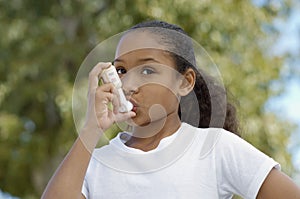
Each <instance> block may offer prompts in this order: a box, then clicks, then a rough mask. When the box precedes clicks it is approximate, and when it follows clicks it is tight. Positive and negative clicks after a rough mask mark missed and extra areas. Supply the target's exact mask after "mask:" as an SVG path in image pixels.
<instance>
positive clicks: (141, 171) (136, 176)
mask: <svg viewBox="0 0 300 199" xmlns="http://www.w3.org/2000/svg"><path fill="white" fill-rule="evenodd" d="M123 142H124V141H122V140H121V138H120V134H119V135H118V136H116V137H115V138H114V139H112V140H111V141H110V144H109V145H107V146H104V147H102V148H100V149H96V150H95V151H94V153H93V156H92V159H91V161H90V164H89V167H88V170H87V173H86V176H85V180H84V183H83V187H82V193H83V194H84V196H85V197H86V198H87V199H101V198H104V199H111V198H112V199H114V198H116V199H122V198H124V199H128V198H130V199H135V198H136V199H141V198H143V199H148V198H149V199H150V198H151V199H152V198H155V199H156V198H159V199H160V198H161V199H176V198H178V199H187V198H188V199H194V198H195V199H196V198H205V199H210V198H211V199H217V198H222V199H223V198H231V197H232V195H233V194H237V195H240V196H242V197H243V198H255V197H256V195H257V193H258V191H259V188H260V187H261V185H262V183H263V181H264V180H265V178H266V177H267V175H268V173H269V172H270V171H271V169H272V168H273V167H275V168H277V169H280V165H279V164H278V163H277V162H275V161H274V160H273V159H271V158H269V157H268V156H266V155H265V154H263V153H262V152H260V151H258V150H257V149H256V148H254V147H253V146H252V145H250V144H249V143H247V142H246V141H244V140H243V139H241V138H239V137H238V136H236V135H234V134H233V133H230V132H228V131H226V130H224V129H219V128H207V129H200V128H195V127H193V126H191V125H189V124H186V123H182V125H181V127H180V128H179V129H178V131H177V132H176V133H174V134H173V135H172V136H169V137H167V138H164V139H162V140H161V142H160V144H159V146H158V147H157V148H156V149H154V150H151V151H148V152H144V151H142V150H139V149H135V148H131V147H127V146H126V145H125V144H124V143H123Z"/></svg>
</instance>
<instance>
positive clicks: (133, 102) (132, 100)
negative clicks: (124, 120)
mask: <svg viewBox="0 0 300 199" xmlns="http://www.w3.org/2000/svg"><path fill="white" fill-rule="evenodd" d="M129 101H130V102H131V103H132V105H133V108H132V111H133V112H136V111H137V108H138V107H139V105H138V103H137V102H136V101H135V100H134V99H132V98H130V99H129Z"/></svg>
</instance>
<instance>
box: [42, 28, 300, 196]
mask: <svg viewBox="0 0 300 199" xmlns="http://www.w3.org/2000/svg"><path fill="white" fill-rule="evenodd" d="M156 40H157V37H156V36H153V35H152V34H151V33H148V32H142V33H138V32H134V33H129V34H127V35H125V36H124V37H123V38H122V40H121V41H120V43H119V46H118V48H117V52H116V60H115V62H114V64H115V65H116V67H117V69H118V71H119V73H120V76H121V78H122V82H123V87H124V90H125V91H126V94H127V97H128V99H129V100H131V101H132V102H133V103H134V105H135V108H134V109H133V110H134V111H131V112H129V113H122V114H121V113H118V111H117V110H118V106H119V102H118V98H117V94H116V93H117V92H116V91H115V88H114V86H113V85H112V84H105V85H102V86H98V81H99V75H100V74H101V72H102V70H103V69H105V68H107V67H109V66H110V64H111V63H99V64H97V65H96V66H95V67H94V68H93V69H92V71H91V72H90V74H89V94H88V108H87V115H86V122H85V125H84V128H83V129H82V130H81V132H80V136H79V138H78V139H77V140H76V141H75V143H74V145H73V147H72V148H71V149H70V151H69V153H68V154H67V156H66V157H65V159H64V160H63V162H62V163H61V165H60V166H59V167H58V169H57V171H56V172H55V174H54V175H53V177H52V179H51V180H50V182H49V184H48V185H47V187H46V189H45V191H44V194H43V196H42V198H43V199H48V198H51V199H52V198H53V199H54V198H65V199H68V198H70V199H71V198H72V199H73V198H81V199H83V198H85V197H84V196H83V195H82V194H81V187H82V183H83V180H84V176H85V173H86V170H87V167H88V164H89V161H90V158H91V153H92V152H93V150H94V148H95V146H96V144H97V142H98V140H99V138H100V136H101V135H102V133H103V132H104V131H105V130H106V129H107V128H109V127H110V126H111V125H112V124H113V122H115V121H125V120H126V121H127V122H128V123H129V124H131V125H133V126H134V128H133V132H134V136H132V137H131V138H130V140H129V141H128V142H127V143H126V145H127V146H130V147H134V148H139V149H141V150H144V151H149V150H152V149H154V148H155V147H156V146H157V145H158V143H159V141H160V140H161V139H162V138H164V137H166V136H169V135H171V134H173V133H174V132H175V131H176V130H177V129H178V128H179V126H180V120H179V117H178V114H177V110H178V99H180V96H184V95H187V94H188V93H189V92H190V91H191V90H192V89H193V86H194V83H195V73H194V72H193V71H192V70H188V71H187V72H186V73H185V74H184V75H183V76H178V75H176V74H175V73H174V72H172V71H174V70H173V69H174V66H175V65H174V62H173V60H172V58H171V57H170V56H169V55H168V54H166V53H162V52H161V50H162V49H164V48H165V47H164V46H161V45H160V44H159V43H158V42H157V41H156ZM129 44H130V45H129ZM143 48H144V49H143ZM145 48H147V49H145ZM154 48H156V49H160V50H154ZM141 58H147V59H146V60H145V59H144V60H141ZM157 64H158V65H160V66H164V67H160V70H158V69H157V68H155V67H154V66H155V65H157ZM149 65H150V66H152V67H154V68H151V69H155V70H157V71H156V72H157V73H152V72H150V71H149V70H148V69H149V68H147V67H146V68H143V67H144V66H148V67H149ZM140 69H142V70H140ZM122 71H123V72H122ZM130 71H131V72H130ZM132 71H133V72H132ZM136 72H137V73H136ZM131 74H139V75H138V76H135V78H137V79H133V78H129V77H131ZM141 76H142V77H143V78H139V77H141ZM154 77H155V78H154ZM151 78H154V79H156V82H155V81H152V79H151ZM140 80H144V81H145V80H149V81H146V82H142V81H140ZM150 80H151V81H150ZM137 82H138V85H139V86H137V85H136V83H137ZM174 82H176V83H174ZM153 96H155V97H153ZM166 99H168V100H166ZM107 102H112V103H113V105H114V110H113V111H110V110H109V109H108V108H107ZM153 106H154V108H153ZM151 109H152V112H153V113H151ZM153 109H154V110H155V111H153ZM145 130H147V131H150V132H152V134H149V135H146V136H145V135H144V134H143V132H145ZM257 198H260V199H274V198H284V199H286V198H293V199H298V198H299V199H300V190H299V188H298V187H297V186H296V185H295V184H294V183H293V182H292V180H291V179H290V178H289V177H288V176H286V175H285V174H283V173H282V172H280V171H278V170H276V169H272V170H271V172H270V173H269V174H268V176H267V178H266V180H265V181H264V183H263V184H262V186H261V188H260V190H259V193H258V195H257Z"/></svg>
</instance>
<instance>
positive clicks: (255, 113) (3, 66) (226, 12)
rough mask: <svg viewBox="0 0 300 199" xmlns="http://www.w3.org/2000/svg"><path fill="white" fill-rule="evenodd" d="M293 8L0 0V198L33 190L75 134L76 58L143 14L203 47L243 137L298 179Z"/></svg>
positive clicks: (274, 2) (299, 19)
mask: <svg viewBox="0 0 300 199" xmlns="http://www.w3.org/2000/svg"><path fill="white" fill-rule="evenodd" d="M299 13H300V3H299V1H298V0H252V1H250V0H249V1H247V0H244V1H240V0H214V1H211V0H177V1H160V0H152V1H143V0H136V1H124V0H98V1H96V0H90V1H83V0H73V1H71V0H49V1H35V0H11V1H4V0H0V198H15V197H18V198H24V199H35V198H40V196H41V193H42V191H43V189H44V188H45V186H46V184H47V182H48V181H49V179H50V177H51V175H52V174H53V172H54V171H55V169H56V168H57V166H58V164H59V163H60V161H61V160H62V159H63V157H64V156H65V154H66V153H67V151H68V149H69V148H70V147H71V145H72V143H73V142H74V140H75V139H76V137H77V132H76V130H75V126H74V122H73V117H72V88H73V83H74V80H75V77H76V73H77V71H78V69H79V66H80V65H81V63H82V62H83V60H84V58H85V57H86V56H87V55H88V53H89V52H90V51H91V50H92V49H93V48H94V47H95V46H96V45H97V44H99V43H100V42H101V41H103V40H105V39H107V38H109V37H110V36H113V35H115V34H117V33H120V32H122V31H124V30H126V29H128V28H129V27H131V26H132V25H134V24H136V23H139V22H141V21H144V20H149V19H161V20H165V21H168V22H170V23H175V24H178V25H180V26H181V27H183V28H184V29H185V30H186V31H187V32H188V34H189V35H190V36H191V37H192V38H193V39H195V40H196V41H197V42H198V43H200V44H201V45H202V46H203V47H204V48H205V49H206V50H207V52H208V54H209V55H210V56H211V57H212V59H213V60H214V61H215V63H216V64H217V65H218V67H219V70H220V72H221V74H222V77H223V81H224V84H225V85H226V87H227V88H228V89H229V90H230V92H231V94H232V95H233V98H234V99H235V101H236V104H237V108H238V113H239V117H240V123H241V127H242V136H243V138H244V139H246V140H247V141H249V142H250V143H252V144H253V145H254V146H255V147H257V148H258V149H260V150H261V151H263V152H264V153H266V154H268V155H270V156H271V157H273V158H274V159H275V160H277V161H278V162H279V163H280V164H281V165H282V170H283V171H284V172H286V173H287V174H288V175H289V176H291V177H292V178H293V179H294V180H295V182H297V183H298V184H299V185H300V177H299V172H300V171H299V169H300V67H299V63H300V14H299ZM12 196H14V197H12Z"/></svg>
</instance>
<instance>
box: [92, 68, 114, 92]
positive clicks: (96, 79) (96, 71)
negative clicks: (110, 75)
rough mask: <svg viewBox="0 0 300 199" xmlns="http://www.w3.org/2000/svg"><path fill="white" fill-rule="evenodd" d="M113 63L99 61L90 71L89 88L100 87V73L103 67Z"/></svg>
mask: <svg viewBox="0 0 300 199" xmlns="http://www.w3.org/2000/svg"><path fill="white" fill-rule="evenodd" d="M110 65H111V63H110V62H106V63H104V62H99V63H98V64H97V65H96V66H94V68H93V69H92V70H91V71H90V73H89V90H90V89H91V90H93V89H96V88H97V87H98V82H99V75H100V74H101V72H102V70H103V69H106V68H108V67H109V66H110Z"/></svg>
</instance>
